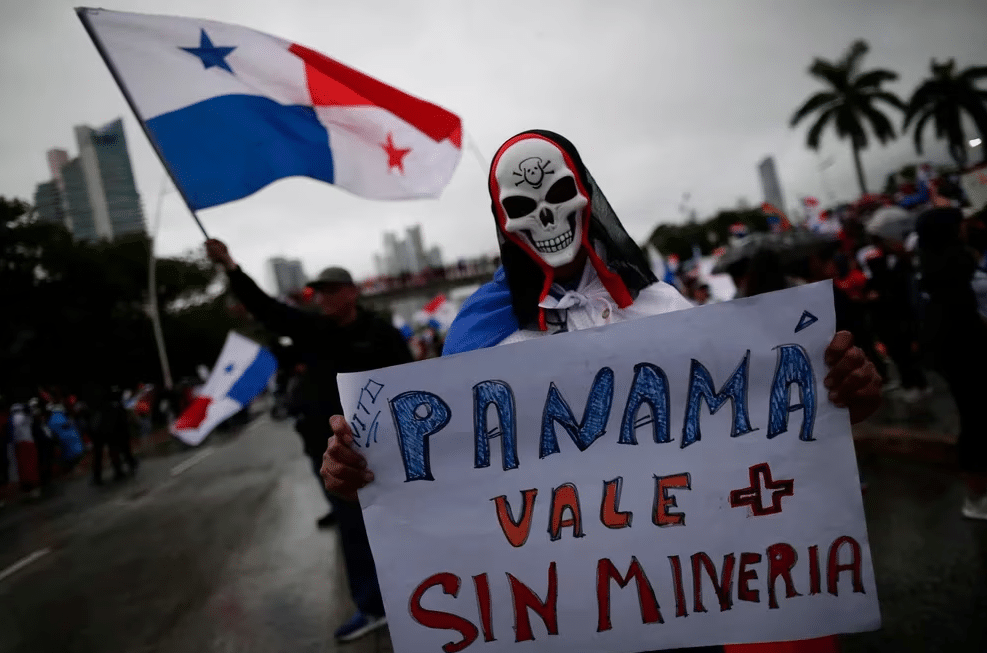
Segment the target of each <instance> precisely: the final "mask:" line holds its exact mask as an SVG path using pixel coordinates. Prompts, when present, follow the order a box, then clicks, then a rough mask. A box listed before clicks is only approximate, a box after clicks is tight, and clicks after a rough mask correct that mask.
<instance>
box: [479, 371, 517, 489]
mask: <svg viewBox="0 0 987 653" xmlns="http://www.w3.org/2000/svg"><path fill="white" fill-rule="evenodd" d="M490 404H493V405H494V408H495V409H496V411H497V421H498V422H500V426H498V427H497V428H494V429H492V430H488V429H487V409H488V408H489V407H490ZM498 436H501V451H502V455H503V459H504V471H507V470H508V469H516V468H517V466H518V460H517V420H516V418H515V416H514V393H513V392H511V386H509V385H507V384H506V383H504V382H503V381H484V382H482V383H477V384H476V385H475V386H473V437H474V439H475V442H476V444H475V451H476V454H475V462H474V467H477V468H479V467H489V466H490V438H496V437H498Z"/></svg>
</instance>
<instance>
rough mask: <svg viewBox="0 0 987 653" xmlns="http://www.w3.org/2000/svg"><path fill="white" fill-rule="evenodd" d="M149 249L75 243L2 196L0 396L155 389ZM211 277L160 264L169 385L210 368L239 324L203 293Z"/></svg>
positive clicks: (175, 262) (205, 266)
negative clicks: (143, 385)
mask: <svg viewBox="0 0 987 653" xmlns="http://www.w3.org/2000/svg"><path fill="white" fill-rule="evenodd" d="M149 246H150V243H149V240H148V239H147V238H146V237H144V236H135V237H130V238H125V239H120V240H117V241H114V242H112V243H93V244H89V243H79V242H73V240H72V238H71V235H70V234H69V233H68V232H67V231H66V230H65V228H64V227H63V226H61V225H56V224H44V223H39V222H37V221H35V220H32V219H31V216H30V211H29V207H28V206H27V205H26V204H25V203H24V202H20V201H18V200H8V199H5V198H3V197H0V306H2V307H3V315H4V319H3V320H0V394H4V395H7V396H20V395H23V394H24V393H27V392H33V391H34V390H36V389H37V388H38V387H39V386H57V387H63V388H66V389H67V390H70V391H72V392H79V393H84V392H85V391H86V389H89V388H92V387H97V386H104V387H105V386H106V385H109V384H121V385H128V386H129V385H133V384H136V383H137V382H142V381H143V382H148V381H149V382H153V383H160V382H161V368H160V364H159V362H158V356H157V350H156V348H155V344H154V336H153V332H152V328H151V323H150V320H149V318H148V314H147V310H146V305H147V269H148V268H147V262H148V253H149ZM214 277H215V272H214V270H213V268H212V266H211V265H210V264H209V263H208V261H206V260H205V259H204V258H193V257H186V258H165V259H159V261H158V270H157V283H158V288H157V290H158V297H159V305H160V307H161V309H162V318H161V321H162V329H163V331H164V335H165V341H166V344H167V349H168V353H169V359H170V363H171V368H172V373H173V375H174V377H176V378H180V377H182V376H190V375H192V374H194V372H195V367H196V365H198V364H200V363H205V364H207V365H208V364H211V363H212V361H213V360H215V357H216V355H217V354H218V353H219V349H220V347H221V346H222V343H223V340H224V338H225V337H226V333H227V332H228V331H229V329H231V328H233V327H235V326H241V325H242V324H243V321H242V320H241V319H238V318H237V316H236V315H235V314H234V313H232V312H231V311H229V310H228V308H227V303H226V301H225V298H223V297H213V296H210V295H208V294H207V293H206V289H207V287H208V286H209V285H210V283H212V281H213V280H214Z"/></svg>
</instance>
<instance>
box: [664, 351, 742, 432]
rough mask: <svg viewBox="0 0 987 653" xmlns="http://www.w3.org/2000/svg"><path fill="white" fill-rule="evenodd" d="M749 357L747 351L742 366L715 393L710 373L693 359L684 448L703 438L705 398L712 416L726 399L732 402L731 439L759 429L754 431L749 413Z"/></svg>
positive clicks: (683, 427)
mask: <svg viewBox="0 0 987 653" xmlns="http://www.w3.org/2000/svg"><path fill="white" fill-rule="evenodd" d="M750 358H751V352H750V350H749V349H748V350H747V353H746V354H744V359H743V360H742V361H740V365H738V366H737V369H736V370H734V372H733V374H731V375H730V378H729V379H727V382H726V383H724V384H723V387H722V388H720V391H719V392H717V393H715V394H714V393H713V379H712V378H711V377H710V375H709V370H707V369H706V367H705V366H703V364H702V363H700V362H699V361H697V360H696V359H692V367H691V369H690V370H689V394H688V397H689V399H688V403H686V406H685V424H683V425H682V448H683V449H684V448H686V447H687V446H689V445H690V444H692V443H693V442H696V441H697V440H699V439H701V438H702V432H701V430H700V428H699V402H700V400H702V399H705V400H706V404H707V405H708V406H709V412H710V414H713V413H715V412H716V411H718V410H719V409H720V408H721V407H722V406H723V404H725V403H726V402H727V399H729V400H730V404H731V406H732V408H733V428H732V429H731V431H730V437H734V438H735V437H737V436H738V435H744V434H745V433H750V432H751V431H756V430H757V429H754V428H751V420H750V417H749V416H748V414H747V373H748V368H749V367H750Z"/></svg>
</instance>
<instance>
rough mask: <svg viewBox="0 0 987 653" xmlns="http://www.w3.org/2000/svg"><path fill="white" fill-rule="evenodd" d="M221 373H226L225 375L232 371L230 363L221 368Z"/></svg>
mask: <svg viewBox="0 0 987 653" xmlns="http://www.w3.org/2000/svg"><path fill="white" fill-rule="evenodd" d="M223 371H224V372H226V373H227V374H229V373H230V372H232V371H233V363H230V364H229V365H227V366H226V367H224V368H223Z"/></svg>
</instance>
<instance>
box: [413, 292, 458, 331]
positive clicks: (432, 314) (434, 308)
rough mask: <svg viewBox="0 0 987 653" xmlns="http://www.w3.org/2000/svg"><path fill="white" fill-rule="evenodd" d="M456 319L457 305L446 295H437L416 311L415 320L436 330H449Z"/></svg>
mask: <svg viewBox="0 0 987 653" xmlns="http://www.w3.org/2000/svg"><path fill="white" fill-rule="evenodd" d="M454 319H456V307H455V306H453V304H452V302H450V301H449V300H448V299H446V296H445V295H442V294H440V295H436V296H435V297H433V298H432V299H431V300H430V301H429V302H428V303H427V304H425V305H424V306H423V307H422V308H421V310H419V311H418V312H417V313H415V321H416V322H418V323H420V324H425V325H427V326H430V327H432V328H433V329H435V330H436V331H448V330H449V327H450V326H451V325H452V321H453V320H454Z"/></svg>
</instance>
